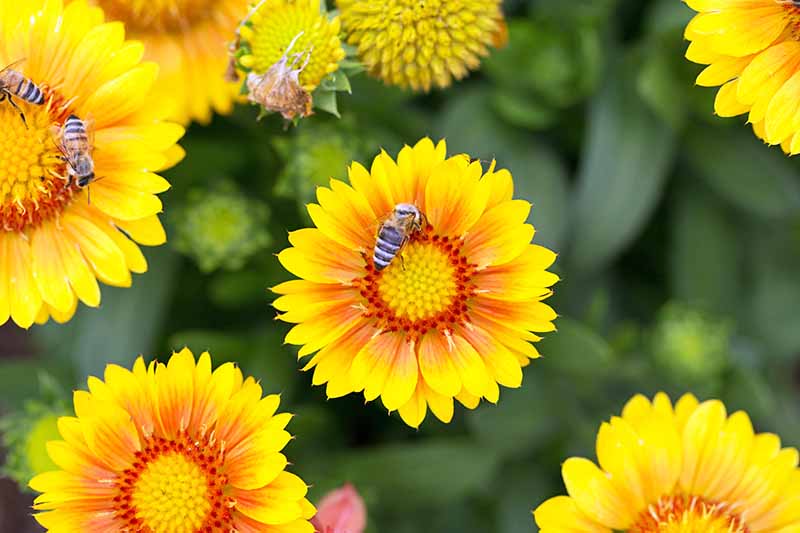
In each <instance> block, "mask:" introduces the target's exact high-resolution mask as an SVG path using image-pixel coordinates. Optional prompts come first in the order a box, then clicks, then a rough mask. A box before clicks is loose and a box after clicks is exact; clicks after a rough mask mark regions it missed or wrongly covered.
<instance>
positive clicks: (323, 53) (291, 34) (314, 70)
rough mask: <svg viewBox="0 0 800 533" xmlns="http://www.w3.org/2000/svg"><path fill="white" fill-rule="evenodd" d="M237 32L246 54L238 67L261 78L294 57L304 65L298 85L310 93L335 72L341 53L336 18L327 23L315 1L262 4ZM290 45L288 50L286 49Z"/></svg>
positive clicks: (281, 0)
mask: <svg viewBox="0 0 800 533" xmlns="http://www.w3.org/2000/svg"><path fill="white" fill-rule="evenodd" d="M252 3H254V4H256V5H257V6H258V9H256V10H255V11H254V12H253V14H252V15H251V16H250V18H249V20H248V21H247V24H246V25H245V26H243V27H242V28H241V30H240V33H241V43H240V45H244V46H245V48H246V50H243V52H245V53H243V54H242V55H241V56H240V57H239V62H240V63H241V65H242V66H244V67H246V68H248V69H250V70H252V71H253V72H255V73H257V74H263V73H265V72H267V70H269V68H270V67H271V66H273V65H274V64H275V63H277V62H278V60H280V59H281V57H283V56H284V55H285V54H287V52H288V54H289V55H292V54H298V55H299V56H300V57H302V58H303V61H305V58H304V56H305V55H306V54H308V56H309V59H308V64H306V65H305V67H304V68H303V69H302V71H301V72H300V75H299V78H300V85H301V86H302V87H303V89H305V90H306V91H308V92H313V91H314V89H316V88H317V86H319V84H320V83H321V82H322V80H323V79H324V78H325V77H326V76H327V75H328V74H330V73H332V72H335V71H336V70H337V69H338V68H339V62H340V61H341V60H342V59H344V56H345V52H344V49H343V48H342V44H341V42H340V40H339V30H340V28H341V24H340V22H339V17H333V18H332V19H329V18H328V16H327V15H326V13H324V12H323V11H321V10H320V2H319V0H266V1H265V2H263V3H261V5H258V2H255V1H253V2H252ZM290 44H291V46H292V47H291V49H288V48H289V45H290Z"/></svg>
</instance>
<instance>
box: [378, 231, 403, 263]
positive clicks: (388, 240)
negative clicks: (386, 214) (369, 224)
mask: <svg viewBox="0 0 800 533" xmlns="http://www.w3.org/2000/svg"><path fill="white" fill-rule="evenodd" d="M404 239H405V237H404V236H403V233H402V232H401V231H400V230H398V229H397V228H395V227H394V226H387V225H384V226H383V227H381V230H380V231H379V232H378V240H377V242H376V243H375V251H374V253H373V255H372V260H373V262H374V263H375V268H376V269H377V270H383V269H384V268H386V267H387V266H389V263H391V262H392V259H394V258H395V256H396V255H397V252H398V251H399V250H400V247H401V246H402V245H403V241H404Z"/></svg>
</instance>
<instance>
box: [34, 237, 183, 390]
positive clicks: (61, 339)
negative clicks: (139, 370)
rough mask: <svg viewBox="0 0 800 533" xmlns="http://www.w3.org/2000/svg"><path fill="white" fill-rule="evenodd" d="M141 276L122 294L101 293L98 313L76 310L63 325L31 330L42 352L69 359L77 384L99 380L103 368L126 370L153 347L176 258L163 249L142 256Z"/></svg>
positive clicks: (110, 289) (116, 291)
mask: <svg viewBox="0 0 800 533" xmlns="http://www.w3.org/2000/svg"><path fill="white" fill-rule="evenodd" d="M145 253H146V255H147V258H148V262H149V267H148V272H147V274H146V275H143V276H138V275H134V278H133V286H132V287H131V288H128V289H120V288H114V287H103V301H102V303H101V304H100V308H99V309H92V308H88V307H85V306H79V308H78V311H77V312H76V313H75V317H74V318H73V319H72V320H71V321H69V322H68V323H67V324H56V323H54V322H53V321H50V322H49V323H48V324H46V325H45V326H43V327H41V328H37V329H34V330H33V337H34V340H35V341H36V342H37V343H38V344H39V345H40V346H41V347H42V352H43V353H46V354H48V356H52V357H56V358H58V359H61V360H64V359H70V360H72V361H74V363H75V366H76V367H77V371H78V375H79V380H81V381H82V380H83V379H84V378H85V377H86V376H88V375H95V376H96V375H102V372H103V369H104V368H105V366H106V364H108V363H118V364H121V365H126V366H127V365H130V364H131V362H132V361H133V360H134V359H135V358H136V357H137V356H138V355H140V354H142V355H145V356H146V357H147V356H149V355H151V354H152V353H153V350H154V349H155V347H156V340H157V335H158V334H159V333H160V332H161V328H162V325H163V324H162V321H163V319H164V318H165V316H166V312H167V306H168V304H169V302H170V294H171V292H172V286H173V281H174V280H175V274H176V271H177V267H178V264H179V257H178V256H177V255H176V254H175V252H173V251H172V250H170V249H169V248H168V247H166V246H161V247H159V248H153V249H149V250H146V251H145Z"/></svg>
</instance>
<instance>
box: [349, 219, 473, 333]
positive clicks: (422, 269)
mask: <svg viewBox="0 0 800 533" xmlns="http://www.w3.org/2000/svg"><path fill="white" fill-rule="evenodd" d="M473 272H474V266H473V265H470V264H469V263H467V260H466V258H465V257H464V256H462V255H461V242H460V241H455V240H452V239H450V238H448V237H440V236H438V235H432V229H431V228H430V226H429V227H427V228H426V229H425V231H423V232H420V233H416V234H415V235H414V236H413V237H412V239H411V241H410V242H409V243H408V244H406V246H405V247H404V248H403V250H402V252H401V253H400V254H398V256H396V257H395V258H394V259H393V260H392V262H391V263H390V264H389V266H388V267H386V268H385V269H384V270H382V271H380V272H378V271H377V270H375V267H374V265H373V264H372V260H371V258H370V259H369V264H368V266H367V275H366V276H364V278H362V279H361V280H359V281H358V282H357V284H358V285H359V288H360V294H361V296H362V297H363V298H364V300H365V302H364V306H365V308H366V312H365V316H366V317H368V318H371V317H374V318H376V319H377V321H378V324H377V327H378V328H379V329H382V330H386V331H405V332H406V333H408V334H409V336H410V338H411V339H412V340H413V339H415V338H418V337H419V336H421V335H422V334H424V333H425V332H426V331H428V330H430V329H438V330H440V331H446V330H450V329H451V328H452V326H453V325H455V324H460V323H463V322H464V321H465V314H466V312H467V300H468V299H469V298H470V297H471V296H472V294H473V292H474V286H473V284H472V283H471V282H470V278H471V276H472V274H473Z"/></svg>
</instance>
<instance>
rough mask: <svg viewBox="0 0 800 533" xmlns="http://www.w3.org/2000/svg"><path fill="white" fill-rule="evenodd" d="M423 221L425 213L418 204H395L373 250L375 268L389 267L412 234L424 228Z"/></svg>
mask: <svg viewBox="0 0 800 533" xmlns="http://www.w3.org/2000/svg"><path fill="white" fill-rule="evenodd" d="M423 223H425V215H424V214H422V211H420V210H419V207H417V206H416V205H414V204H406V203H401V204H397V205H395V206H394V209H392V212H391V213H390V214H389V216H388V217H387V218H386V220H384V221H383V223H382V224H381V226H380V228H378V234H377V236H376V238H375V248H374V249H373V251H372V262H373V263H374V264H375V269H376V270H378V271H380V270H383V269H384V268H386V267H388V266H389V263H391V262H392V261H393V260H394V258H395V257H397V256H398V255H400V253H401V252H402V251H403V247H404V246H405V245H406V243H408V241H409V239H410V238H411V236H412V235H413V234H414V233H416V232H417V231H421V230H422V225H423ZM401 260H402V258H401Z"/></svg>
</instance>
